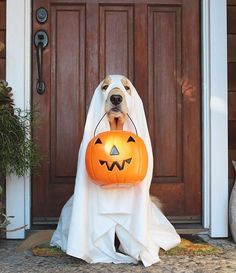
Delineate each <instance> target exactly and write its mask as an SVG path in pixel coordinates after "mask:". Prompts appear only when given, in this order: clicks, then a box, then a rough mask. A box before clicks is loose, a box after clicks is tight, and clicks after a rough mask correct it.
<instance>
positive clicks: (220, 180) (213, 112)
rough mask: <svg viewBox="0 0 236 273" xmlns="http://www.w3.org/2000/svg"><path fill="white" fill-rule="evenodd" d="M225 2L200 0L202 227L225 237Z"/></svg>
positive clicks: (226, 182) (220, 0)
mask: <svg viewBox="0 0 236 273" xmlns="http://www.w3.org/2000/svg"><path fill="white" fill-rule="evenodd" d="M226 10H227V1H226V0H202V79H203V85H202V93H203V96H202V98H203V105H202V106H203V169H202V170H203V224H204V227H206V228H209V231H210V236H211V237H227V236H228V97H227V94H228V87H227V13H226Z"/></svg>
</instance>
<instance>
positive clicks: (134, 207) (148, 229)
mask: <svg viewBox="0 0 236 273" xmlns="http://www.w3.org/2000/svg"><path fill="white" fill-rule="evenodd" d="M111 78H112V83H111V84H110V85H109V87H108V88H107V90H106V91H102V90H101V84H102V83H100V84H99V86H98V87H97V88H96V90H95V93H94V95H93V98H92V101H91V104H90V108H89V112H88V115H87V120H86V124H85V129H84V135H83V140H82V143H81V146H80V151H79V155H78V165H77V174H76V182H75V189H74V195H73V196H72V197H71V198H70V199H69V200H68V202H67V203H66V204H65V206H64V208H63V210H62V213H61V216H60V220H59V223H58V226H57V229H56V231H55V233H54V235H53V237H52V240H51V245H55V246H58V247H60V248H61V249H62V250H63V251H65V252H66V253H67V254H69V255H71V256H74V257H78V258H81V259H83V260H85V261H87V262H89V263H98V262H104V263H137V262H138V261H140V260H141V261H142V262H143V264H144V265H145V266H150V265H151V264H153V263H156V262H158V261H159V260H160V259H159V256H158V251H159V248H160V247H161V248H163V249H165V250H168V249H170V248H172V247H174V246H176V245H178V244H179V242H180V237H179V235H178V234H177V233H176V231H175V229H174V227H173V226H172V225H171V223H170V222H169V221H168V220H167V219H166V217H165V216H164V215H163V213H162V212H161V211H160V209H159V208H157V207H156V206H155V205H154V203H152V201H151V199H150V195H149V188H150V183H151V180H152V171H153V154H152V147H151V141H150V137H149V132H148V128H147V122H146V118H145V113H144V109H143V104H142V101H141V99H140V97H139V95H138V93H137V91H136V90H135V88H134V87H133V85H132V84H131V83H130V85H131V95H129V94H128V93H127V91H126V90H125V88H124V87H123V85H122V83H121V79H122V78H123V76H121V75H111ZM114 87H119V88H120V89H121V90H122V91H123V92H124V93H125V96H126V100H127V103H128V109H129V115H130V116H131V118H132V120H133V121H134V122H135V125H136V127H137V130H138V135H139V136H140V137H141V138H142V139H143V140H144V142H145V144H146V147H147V151H148V157H149V158H148V160H149V165H148V171H147V175H146V177H145V178H144V180H143V181H142V182H141V183H140V184H138V185H137V186H135V187H132V188H128V189H103V188H101V187H99V186H97V185H95V184H94V183H91V181H90V178H89V176H88V175H87V172H86V168H85V152H86V147H87V144H88V142H89V141H90V139H91V138H92V137H93V134H94V129H95V127H96V125H97V123H98V122H99V120H100V118H101V117H102V116H103V114H104V113H105V112H104V111H105V110H104V106H105V100H106V97H107V95H108V93H109V92H110V91H111V90H112V89H113V88H114ZM107 130H109V123H108V120H107V118H106V117H105V118H104V119H103V120H102V122H101V123H100V125H99V127H98V129H97V133H99V132H103V131H107ZM124 130H127V131H132V132H134V133H135V130H134V127H133V125H132V123H131V122H130V120H129V119H127V120H126V122H125V125H124ZM115 233H116V234H117V236H118V238H119V240H120V242H121V247H120V250H121V251H122V252H123V253H124V254H122V253H120V252H116V250H115V247H114V236H115Z"/></svg>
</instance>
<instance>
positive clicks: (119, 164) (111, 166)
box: [99, 158, 132, 171]
mask: <svg viewBox="0 0 236 273" xmlns="http://www.w3.org/2000/svg"><path fill="white" fill-rule="evenodd" d="M131 160H132V158H128V159H125V160H122V161H120V162H119V161H113V162H112V163H111V164H108V162H107V161H105V160H99V163H100V164H101V165H102V166H103V165H106V166H107V169H108V171H112V170H113V169H114V168H115V166H116V167H117V168H118V170H120V171H122V170H124V167H125V165H126V163H127V164H130V163H131Z"/></svg>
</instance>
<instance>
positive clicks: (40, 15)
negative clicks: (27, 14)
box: [36, 8, 48, 24]
mask: <svg viewBox="0 0 236 273" xmlns="http://www.w3.org/2000/svg"><path fill="white" fill-rule="evenodd" d="M36 19H37V22H38V23H40V24H43V23H45V22H46V21H47V19H48V11H47V10H46V9H45V8H38V9H37V10H36Z"/></svg>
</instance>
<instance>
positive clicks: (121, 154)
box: [86, 131, 148, 187]
mask: <svg viewBox="0 0 236 273" xmlns="http://www.w3.org/2000/svg"><path fill="white" fill-rule="evenodd" d="M147 166H148V156H147V150H146V147H145V144H144V142H143V140H142V139H141V138H140V137H138V136H137V135H135V134H133V133H131V132H126V131H108V132H103V133H100V134H98V135H97V136H96V137H94V138H93V139H92V140H91V141H90V142H89V144H88V147H87V151H86V168H87V172H88V174H89V176H90V177H91V178H92V179H93V181H94V183H96V184H98V185H100V186H108V187H114V186H118V187H129V186H132V185H135V184H137V183H139V182H140V181H142V180H143V179H144V177H145V175H146V172H147Z"/></svg>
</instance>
